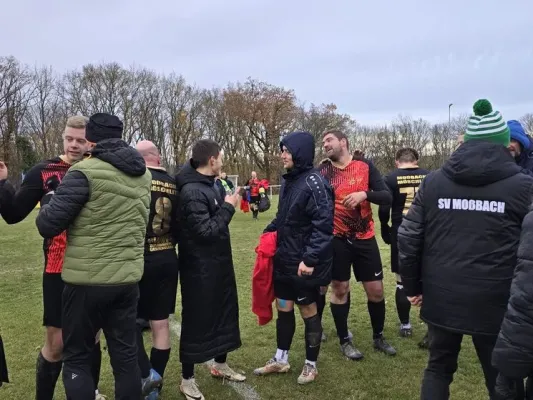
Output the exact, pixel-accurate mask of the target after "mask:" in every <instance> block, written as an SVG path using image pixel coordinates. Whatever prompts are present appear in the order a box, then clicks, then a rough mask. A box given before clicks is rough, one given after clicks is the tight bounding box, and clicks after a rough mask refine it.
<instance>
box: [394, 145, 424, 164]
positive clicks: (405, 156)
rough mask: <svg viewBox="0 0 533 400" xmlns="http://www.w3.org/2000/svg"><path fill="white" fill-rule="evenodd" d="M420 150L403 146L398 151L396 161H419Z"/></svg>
mask: <svg viewBox="0 0 533 400" xmlns="http://www.w3.org/2000/svg"><path fill="white" fill-rule="evenodd" d="M418 158H419V155H418V151H416V150H415V149H413V148H411V147H404V148H401V149H400V150H398V151H397V152H396V161H398V162H404V163H413V162H416V161H418Z"/></svg>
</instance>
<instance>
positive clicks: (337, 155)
mask: <svg viewBox="0 0 533 400" xmlns="http://www.w3.org/2000/svg"><path fill="white" fill-rule="evenodd" d="M322 142H323V146H324V150H325V152H326V155H327V157H328V159H327V160H325V162H323V163H322V164H321V165H320V173H321V174H322V175H323V176H324V177H325V178H326V180H327V181H328V182H329V183H330V184H331V186H332V187H333V190H334V193H335V218H334V236H335V237H334V239H333V253H334V257H333V269H332V281H331V288H332V289H333V290H332V292H333V293H332V295H331V313H332V314H333V320H334V321H335V327H336V328H337V335H338V337H339V341H340V346H341V352H342V354H343V355H344V356H345V357H347V358H349V359H351V360H360V359H362V358H363V354H362V353H361V352H360V351H359V350H357V349H356V348H355V347H354V345H353V342H352V338H351V335H350V334H349V332H348V314H349V311H350V276H351V269H352V267H353V272H354V275H355V278H356V279H357V281H358V282H362V283H363V287H364V289H365V292H366V294H367V299H368V302H367V305H368V313H369V315H370V321H371V323H372V330H373V346H374V349H376V350H378V351H381V352H383V353H385V354H387V355H390V356H393V355H395V354H396V350H395V349H394V348H393V347H392V346H391V345H390V344H389V343H387V342H386V340H385V338H384V337H383V329H384V326H385V298H384V294H383V267H382V264H381V256H380V254H379V248H378V243H377V241H376V237H375V231H374V221H373V219H372V207H371V204H370V203H374V204H379V205H390V203H391V201H392V197H391V194H390V193H389V191H388V190H387V187H386V186H385V183H384V182H383V179H382V177H381V174H380V173H379V171H378V170H377V168H376V167H375V166H374V165H373V164H372V162H371V161H370V160H367V159H365V158H363V157H360V158H359V159H354V158H353V156H352V155H351V154H350V152H349V145H348V138H347V137H346V135H345V134H344V133H343V132H341V131H339V130H328V131H326V132H325V133H324V135H323V139H322Z"/></svg>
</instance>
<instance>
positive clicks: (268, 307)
mask: <svg viewBox="0 0 533 400" xmlns="http://www.w3.org/2000/svg"><path fill="white" fill-rule="evenodd" d="M276 240H277V232H266V233H263V234H262V235H261V236H260V238H259V245H258V246H257V247H256V248H255V252H256V253H257V257H256V259H255V265H254V273H253V277H252V312H253V313H254V314H255V315H257V317H258V320H259V325H266V324H268V323H269V322H270V320H272V302H273V301H274V285H273V282H272V280H273V275H274V254H275V253H276Z"/></svg>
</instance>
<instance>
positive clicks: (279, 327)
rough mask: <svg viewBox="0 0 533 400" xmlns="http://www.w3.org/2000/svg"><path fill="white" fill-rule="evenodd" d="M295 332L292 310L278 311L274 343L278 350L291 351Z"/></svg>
mask: <svg viewBox="0 0 533 400" xmlns="http://www.w3.org/2000/svg"><path fill="white" fill-rule="evenodd" d="M295 330H296V320H295V318H294V310H292V311H279V310H278V319H277V320H276V342H277V346H278V349H279V350H283V351H287V352H288V351H289V350H290V349H291V344H292V338H293V337H294V331H295Z"/></svg>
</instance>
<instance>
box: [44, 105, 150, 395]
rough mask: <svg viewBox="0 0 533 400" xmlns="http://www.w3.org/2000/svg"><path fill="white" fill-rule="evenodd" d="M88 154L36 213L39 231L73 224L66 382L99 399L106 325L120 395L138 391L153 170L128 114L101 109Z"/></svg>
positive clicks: (90, 130) (70, 390) (66, 276)
mask: <svg viewBox="0 0 533 400" xmlns="http://www.w3.org/2000/svg"><path fill="white" fill-rule="evenodd" d="M86 138H87V140H88V141H89V142H91V143H92V150H91V152H90V153H91V154H90V156H89V157H87V158H86V159H84V160H83V161H80V162H79V163H76V164H74V165H73V166H72V167H71V168H70V169H69V171H68V173H67V174H66V175H65V177H64V178H63V181H62V182H61V184H60V185H59V187H58V188H57V190H56V191H55V194H53V195H52V197H51V199H50V201H49V203H48V204H46V205H45V206H43V207H42V209H41V211H40V213H39V216H38V217H37V228H38V229H39V233H40V234H41V236H43V237H44V238H45V239H46V238H53V237H54V236H57V235H58V234H59V233H61V232H63V231H65V230H67V249H66V252H65V258H64V264H63V272H62V278H63V281H64V282H65V289H64V291H63V343H64V350H63V383H64V386H65V392H66V395H67V398H68V399H80V400H84V399H87V400H89V399H94V384H93V382H92V376H91V369H90V367H91V353H92V348H93V346H94V337H95V335H96V332H97V331H98V330H99V329H103V331H104V334H105V337H106V340H107V344H108V347H109V354H110V357H111V364H112V366H113V373H114V375H115V379H116V382H115V399H117V400H122V399H124V400H125V399H138V398H139V397H140V396H141V377H140V374H139V370H138V366H137V347H136V325H135V320H136V316H137V301H138V296H139V291H138V285H137V283H138V282H139V280H140V279H141V277H142V275H143V252H144V236H145V232H146V224H147V222H148V207H149V204H150V185H151V175H150V172H149V171H148V170H147V169H146V164H145V162H144V159H143V158H142V156H141V155H140V154H139V153H138V152H137V150H135V149H134V148H132V147H130V146H128V144H127V143H126V142H124V141H123V140H122V139H121V138H122V122H121V121H120V120H119V119H118V118H117V117H116V116H113V115H109V114H102V113H99V114H95V115H93V116H92V117H91V118H90V119H89V122H88V123H87V127H86Z"/></svg>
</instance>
